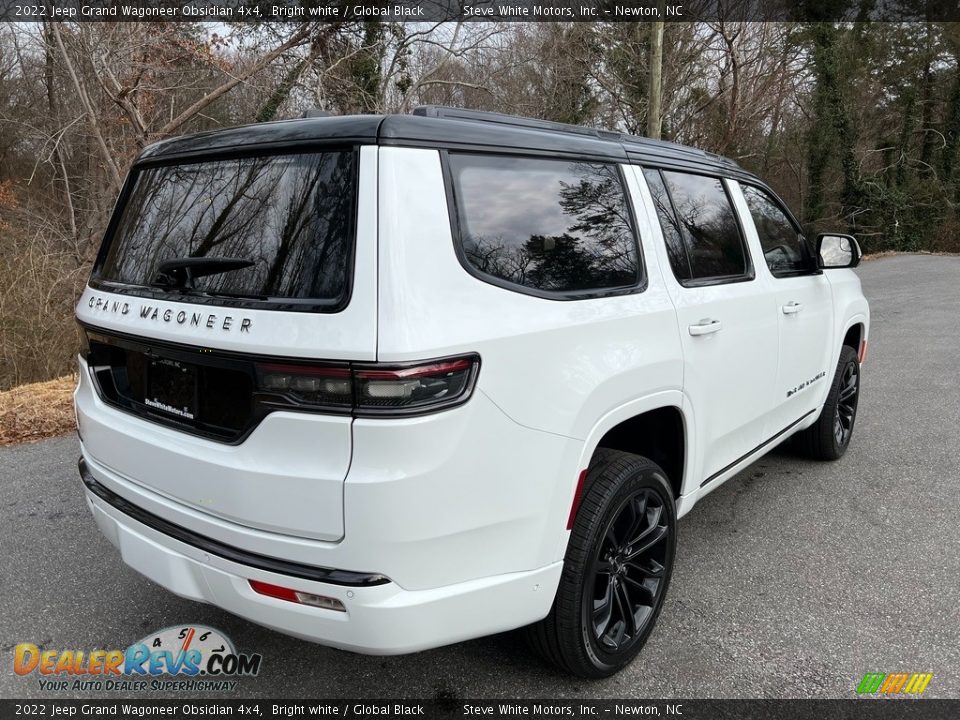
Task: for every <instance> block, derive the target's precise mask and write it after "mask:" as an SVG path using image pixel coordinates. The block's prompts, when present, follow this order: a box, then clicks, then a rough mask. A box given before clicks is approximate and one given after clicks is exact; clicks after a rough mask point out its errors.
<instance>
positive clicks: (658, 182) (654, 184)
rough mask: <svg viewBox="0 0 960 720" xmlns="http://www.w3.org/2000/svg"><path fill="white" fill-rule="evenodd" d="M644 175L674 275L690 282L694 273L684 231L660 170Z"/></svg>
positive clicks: (647, 170)
mask: <svg viewBox="0 0 960 720" xmlns="http://www.w3.org/2000/svg"><path fill="white" fill-rule="evenodd" d="M643 175H644V177H645V178H646V179H647V186H648V187H649V188H650V194H651V195H652V196H653V206H654V207H655V208H656V210H657V219H659V220H660V227H661V229H662V230H663V240H664V242H665V243H666V245H667V255H668V256H669V257H670V267H671V268H673V274H674V276H675V277H676V278H677V280H689V279H690V278H691V276H692V274H693V273H692V271H691V269H690V261H689V260H688V259H687V250H686V247H685V246H684V244H683V231H682V230H681V228H680V223H679V221H678V220H677V215H676V213H674V212H673V205H672V204H671V203H670V195H669V194H668V193H667V186H666V185H664V184H663V178H662V177H660V171H659V170H651V169H650V168H645V169H644V171H643Z"/></svg>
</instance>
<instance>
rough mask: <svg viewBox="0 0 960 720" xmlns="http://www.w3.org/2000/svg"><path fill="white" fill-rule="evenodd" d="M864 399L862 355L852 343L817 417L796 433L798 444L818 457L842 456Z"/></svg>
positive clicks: (844, 352) (842, 356)
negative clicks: (862, 390)
mask: <svg viewBox="0 0 960 720" xmlns="http://www.w3.org/2000/svg"><path fill="white" fill-rule="evenodd" d="M859 400H860V359H859V358H858V357H857V352H856V351H855V350H854V349H853V348H852V347H850V346H849V345H844V346H843V347H842V348H841V349H840V360H839V361H838V362H837V371H836V373H835V374H834V376H833V384H832V385H831V386H830V392H828V393H827V401H826V402H825V403H824V405H823V410H822V411H821V412H820V417H819V418H817V421H816V422H815V423H814V424H813V425H811V426H810V427H808V428H807V429H806V430H802V431H800V432H798V433H797V434H796V436H795V437H796V447H797V448H798V449H799V450H800V452H802V453H803V454H804V455H806V456H808V457H811V458H813V459H815V460H839V459H840V458H841V457H842V456H843V454H844V453H845V452H846V451H847V447H849V445H850V438H851V437H853V426H854V423H855V422H856V419H857V404H858V402H859Z"/></svg>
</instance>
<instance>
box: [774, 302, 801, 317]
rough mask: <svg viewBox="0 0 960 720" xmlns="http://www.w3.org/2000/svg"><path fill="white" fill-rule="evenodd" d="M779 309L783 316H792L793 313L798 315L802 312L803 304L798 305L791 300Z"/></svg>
mask: <svg viewBox="0 0 960 720" xmlns="http://www.w3.org/2000/svg"><path fill="white" fill-rule="evenodd" d="M780 309H781V310H783V314H784V315H793V314H794V313H798V312H800V311H801V310H803V303H798V302H795V301H793V300H791V301H790V302H788V303H787V304H786V305H784V306H783V307H782V308H780Z"/></svg>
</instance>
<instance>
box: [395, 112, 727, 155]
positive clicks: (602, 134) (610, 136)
mask: <svg viewBox="0 0 960 720" xmlns="http://www.w3.org/2000/svg"><path fill="white" fill-rule="evenodd" d="M412 114H413V115H419V116H421V117H433V118H446V119H449V120H472V121H474V122H486V123H495V124H499V125H507V126H510V127H521V128H529V129H531V130H546V131H549V132H561V133H572V134H576V135H585V136H587V137H595V138H598V139H600V140H610V141H612V142H619V143H624V144H626V146H628V147H629V146H631V145H633V146H640V147H646V148H662V149H664V150H668V151H671V152H676V153H681V154H685V155H691V156H695V157H699V158H704V159H706V160H708V161H710V162H714V163H717V164H721V165H726V166H728V167H732V168H737V169H740V166H739V165H738V164H737V163H736V161H734V160H731V159H730V158H727V157H723V156H722V155H716V154H714V153H710V152H706V151H705V150H700V149H699V148H694V147H689V146H687V145H678V144H677V143H674V142H670V141H669V140H654V139H653V138H648V137H644V136H641V135H630V134H629V133H621V132H616V131H613V130H600V129H597V128H589V127H584V126H582V125H569V124H567V123H560V122H553V121H552V120H538V119H536V118H528V117H521V116H519V115H507V114H505V113H498V112H490V111H487V110H467V109H464V108H454V107H447V106H446V105H420V106H418V107H415V108H414V109H413V111H412Z"/></svg>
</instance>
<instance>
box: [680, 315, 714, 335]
mask: <svg viewBox="0 0 960 720" xmlns="http://www.w3.org/2000/svg"><path fill="white" fill-rule="evenodd" d="M687 329H688V330H689V331H690V334H691V335H709V334H710V333H715V332H717V331H718V330H722V329H723V323H721V322H720V321H719V320H711V319H710V318H705V319H703V320H701V321H700V322H698V323H697V324H696V325H691V326H690V327H689V328H687Z"/></svg>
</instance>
